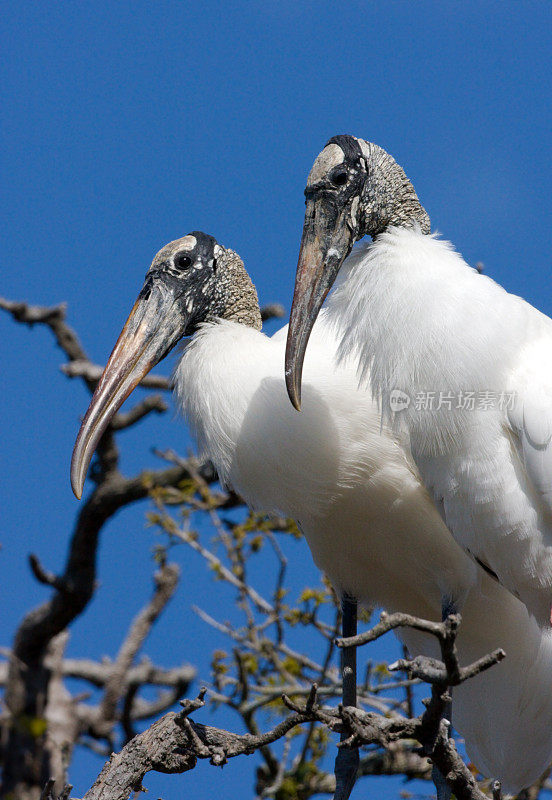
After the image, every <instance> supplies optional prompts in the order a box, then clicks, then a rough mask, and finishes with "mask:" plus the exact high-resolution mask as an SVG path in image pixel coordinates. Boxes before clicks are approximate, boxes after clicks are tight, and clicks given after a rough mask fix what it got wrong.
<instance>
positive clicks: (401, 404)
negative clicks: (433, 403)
mask: <svg viewBox="0 0 552 800" xmlns="http://www.w3.org/2000/svg"><path fill="white" fill-rule="evenodd" d="M389 405H390V407H391V411H404V410H405V408H408V406H409V405H410V397H409V396H408V395H407V394H405V393H404V392H401V390H400V389H392V390H391V394H390V395H389Z"/></svg>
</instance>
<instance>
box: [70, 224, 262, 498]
mask: <svg viewBox="0 0 552 800" xmlns="http://www.w3.org/2000/svg"><path fill="white" fill-rule="evenodd" d="M217 318H223V319H231V320H234V321H236V322H240V323H243V324H245V325H250V326H252V327H255V328H257V329H260V327H261V316H260V312H259V303H258V300H257V292H256V291H255V287H254V285H253V284H252V282H251V280H250V278H249V276H248V274H247V272H246V271H245V268H244V266H243V262H242V260H241V259H240V257H239V256H238V255H237V253H235V252H234V251H233V250H228V249H226V248H225V247H222V246H221V245H220V244H218V243H217V241H216V240H215V239H214V238H213V237H212V236H208V235H207V234H205V233H201V232H200V231H193V232H192V233H189V234H188V235H187V236H184V238H182V239H177V240H176V241H174V242H169V244H167V245H165V247H163V249H162V250H160V251H159V252H158V253H157V255H156V256H155V258H154V259H153V262H152V265H151V267H150V268H149V270H148V272H147V274H146V278H145V281H144V285H143V286H142V289H141V291H140V294H139V295H138V298H137V300H136V302H135V303H134V306H133V308H132V311H131V312H130V316H129V318H128V320H127V321H126V323H125V326H124V328H123V330H122V331H121V334H120V336H119V338H118V340H117V343H116V345H115V347H114V348H113V352H112V353H111V356H110V358H109V361H108V363H107V365H106V367H105V369H104V371H103V374H102V376H101V378H100V381H99V383H98V386H97V387H96V391H95V392H94V395H93V397H92V400H91V402H90V406H89V407H88V411H87V412H86V415H85V417H84V420H83V423H82V425H81V428H80V430H79V434H78V436H77V440H76V443H75V447H74V449H73V457H72V460H71V485H72V487H73V491H74V493H75V495H76V496H77V497H78V498H79V499H80V497H81V495H82V489H83V485H84V480H85V477H86V472H87V470H88V465H89V463H90V460H91V458H92V455H93V453H94V451H95V449H96V447H97V445H98V442H99V440H100V438H101V436H102V434H103V432H104V431H105V429H106V428H107V426H108V425H109V422H110V421H111V420H112V418H113V416H114V415H115V414H116V412H117V411H118V409H119V408H120V407H121V405H122V404H123V402H124V401H125V400H126V398H127V397H128V396H129V394H130V393H131V392H132V390H133V389H134V388H135V387H136V386H137V385H138V384H139V383H140V381H141V380H142V378H143V377H144V376H145V375H147V373H148V372H149V371H150V370H151V369H152V367H154V366H155V365H156V364H157V363H158V362H159V361H161V359H162V358H164V357H165V356H166V355H167V353H169V352H170V351H171V350H172V348H173V347H174V346H175V345H176V344H177V342H178V341H179V340H180V339H182V337H184V336H190V335H191V334H193V333H194V331H195V330H196V329H197V327H198V325H199V324H200V323H202V322H209V321H211V320H215V319H217Z"/></svg>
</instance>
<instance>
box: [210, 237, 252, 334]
mask: <svg viewBox="0 0 552 800" xmlns="http://www.w3.org/2000/svg"><path fill="white" fill-rule="evenodd" d="M221 249H222V250H223V255H222V256H219V258H218V259H217V273H216V279H217V289H218V292H219V303H220V307H221V308H222V311H221V313H219V314H217V316H218V317H221V318H222V319H228V320H232V321H233V322H239V323H240V324H241V325H247V326H248V327H250V328H255V329H256V330H258V331H260V330H261V327H262V320H261V311H260V308H259V298H258V297H257V290H256V289H255V285H254V283H253V281H252V280H251V278H250V277H249V275H248V274H247V272H246V269H245V267H244V265H243V261H242V260H241V258H240V257H239V255H238V254H237V253H235V252H234V251H233V250H227V249H226V248H221Z"/></svg>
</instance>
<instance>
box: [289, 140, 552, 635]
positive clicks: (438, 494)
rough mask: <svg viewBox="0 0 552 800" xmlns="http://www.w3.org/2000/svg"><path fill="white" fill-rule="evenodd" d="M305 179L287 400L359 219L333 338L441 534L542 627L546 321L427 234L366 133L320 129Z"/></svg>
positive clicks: (393, 169)
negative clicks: (376, 403) (388, 429)
mask: <svg viewBox="0 0 552 800" xmlns="http://www.w3.org/2000/svg"><path fill="white" fill-rule="evenodd" d="M306 194H307V213H306V218H305V227H304V232H303V242H302V249H301V255H300V259H299V265H298V274H297V283H296V293H295V299H294V305H293V309H292V318H291V319H292V321H291V324H290V331H289V339H288V363H287V375H288V386H289V388H290V396H291V398H292V402H295V404H296V405H298V404H299V396H298V387H299V378H300V367H301V363H300V362H301V354H302V353H304V348H305V346H306V340H307V338H308V330H309V328H310V326H311V325H312V322H313V320H314V319H315V318H316V312H317V309H318V308H320V305H321V304H322V302H323V299H324V296H325V293H326V292H327V291H328V289H329V287H330V286H331V284H332V281H333V279H334V278H335V276H336V275H337V273H338V271H339V269H340V267H341V264H342V263H343V260H344V259H345V257H346V256H347V254H348V253H349V252H350V250H351V248H352V246H353V244H354V242H355V241H356V240H358V239H360V238H362V237H363V236H364V235H365V234H369V235H371V236H372V237H374V241H373V242H372V243H370V244H368V245H367V246H363V247H361V248H360V249H358V250H357V251H355V252H354V253H353V254H352V255H351V257H350V258H349V259H348V265H347V272H348V277H347V280H344V281H342V283H341V288H340V290H339V292H336V293H335V294H334V297H333V300H332V303H331V307H330V310H329V315H330V317H331V320H332V322H333V323H334V324H335V325H336V327H337V328H338V329H339V331H340V338H341V346H340V353H341V355H342V356H346V355H349V356H353V357H355V358H357V359H358V362H359V370H360V375H361V377H363V378H364V379H365V380H366V381H369V383H370V386H371V389H372V392H373V395H374V396H375V397H377V398H378V399H380V400H381V402H382V412H383V415H384V418H385V419H386V420H388V421H389V422H390V423H391V424H392V425H393V427H394V428H395V429H401V430H402V431H404V432H405V433H407V434H408V436H409V438H410V447H411V452H412V454H413V457H414V460H415V462H416V465H417V466H418V469H419V470H420V473H421V475H422V478H423V480H424V483H425V485H426V487H427V488H428V490H429V491H430V492H431V494H432V496H433V498H434V500H435V502H436V504H437V507H438V508H439V510H440V512H441V514H442V516H443V518H444V520H445V521H446V524H447V526H448V528H449V530H450V531H451V532H452V534H453V536H454V537H455V539H456V540H457V541H458V542H459V544H460V545H461V546H462V547H463V548H464V549H465V550H466V551H467V552H469V553H470V554H471V555H472V556H473V557H474V558H475V559H477V561H478V562H479V563H480V564H481V565H483V566H484V567H485V568H486V569H487V570H488V571H489V572H491V573H493V574H494V575H495V576H496V577H497V579H498V580H499V581H500V583H501V584H502V585H504V586H506V587H507V588H508V589H509V590H510V591H511V592H512V593H513V594H515V595H516V596H517V597H519V598H520V599H521V600H522V601H523V602H524V603H525V604H526V606H527V608H528V609H529V610H530V611H531V613H532V614H534V616H535V618H536V619H537V621H538V623H539V624H540V625H541V626H542V627H543V628H545V629H547V630H549V629H550V626H551V604H552V445H551V441H552V321H551V320H550V319H549V318H548V317H546V316H544V315H543V314H541V313H540V312H539V311H537V310H536V309H535V308H533V307H532V306H530V305H529V304H528V303H526V302H525V301H523V300H522V299H520V298H519V297H515V296H513V295H511V294H508V293H507V292H506V291H505V290H504V289H503V288H502V287H500V286H499V285H498V284H496V283H495V282H494V281H492V280H491V279H490V278H488V277H486V276H482V275H480V274H479V273H478V272H477V271H476V270H474V269H472V268H471V267H469V266H468V265H467V264H466V262H465V261H464V260H463V259H462V257H461V256H460V255H459V254H458V253H457V252H455V250H454V249H453V247H452V245H451V244H450V243H448V242H445V241H442V240H440V239H438V238H436V237H435V236H430V235H428V234H429V218H428V215H427V214H426V212H425V210H424V209H423V208H422V206H421V204H420V202H419V200H418V198H417V196H416V193H415V191H414V188H413V187H412V184H411V183H410V181H409V180H408V179H407V178H406V175H405V174H404V172H403V170H402V169H401V167H400V166H399V165H398V164H397V163H396V162H395V161H394V159H393V158H392V157H391V156H390V155H388V154H387V153H386V152H385V151H384V150H382V149H381V148H380V147H378V146H377V145H374V144H370V143H368V142H365V141H363V140H362V139H356V138H354V137H352V136H338V137H335V138H334V139H332V140H331V141H330V143H329V144H328V145H327V146H326V147H325V148H324V150H323V151H322V153H321V154H320V155H319V156H318V158H317V159H316V161H315V163H314V166H313V168H312V171H311V173H310V175H309V178H308V181H307V189H306ZM353 354H356V355H353ZM397 392H398V393H399V394H398V395H397ZM392 393H394V394H393V395H392ZM397 396H400V397H402V398H403V403H404V404H403V405H402V406H400V407H399V408H398V410H397V408H396V405H395V404H394V403H393V402H392V401H393V399H394V398H396V397H397ZM407 401H410V404H409V405H408V407H405V405H406V403H407Z"/></svg>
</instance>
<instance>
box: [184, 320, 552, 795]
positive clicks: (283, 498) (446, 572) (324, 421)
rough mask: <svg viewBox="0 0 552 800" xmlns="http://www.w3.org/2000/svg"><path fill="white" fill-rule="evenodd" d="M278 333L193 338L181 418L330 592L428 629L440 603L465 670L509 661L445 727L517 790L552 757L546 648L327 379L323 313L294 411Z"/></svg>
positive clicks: (385, 431) (410, 640)
mask: <svg viewBox="0 0 552 800" xmlns="http://www.w3.org/2000/svg"><path fill="white" fill-rule="evenodd" d="M285 334H286V329H285V328H284V329H282V331H279V332H278V334H276V335H275V336H274V337H273V338H272V339H270V338H267V337H266V336H264V335H263V334H262V333H259V332H257V331H255V330H253V329H251V328H246V327H244V326H240V325H238V324H236V323H232V322H219V323H217V324H207V325H204V326H203V327H202V328H201V330H200V331H199V332H198V333H197V334H196V335H195V337H194V338H193V340H192V342H191V344H190V346H189V347H188V348H187V350H186V351H185V353H184V355H183V357H182V359H181V361H180V363H179V365H178V367H177V370H176V375H175V379H176V393H177V397H178V401H179V404H180V407H181V410H182V411H183V413H184V415H185V416H186V418H187V420H188V422H189V424H190V426H191V428H192V430H193V432H194V433H195V436H196V437H197V439H198V441H199V443H200V446H201V447H202V448H203V449H204V451H205V452H206V453H207V454H208V455H209V456H210V457H211V458H212V460H213V461H214V463H215V465H216V466H217V469H218V470H219V472H220V474H221V476H222V478H223V480H224V481H226V482H227V483H229V484H231V485H232V486H233V487H234V488H235V489H236V490H237V491H238V492H239V493H240V494H241V495H242V496H243V497H244V498H245V499H246V501H247V502H248V503H249V504H250V505H251V506H252V507H254V508H258V509H262V510H265V511H274V512H280V513H283V514H285V515H289V516H291V517H293V518H295V519H296V520H297V521H298V522H299V523H300V525H301V528H302V530H303V531H304V533H305V536H306V538H307V541H308V543H309V546H310V548H311V551H312V554H313V557H314V559H315V561H316V563H317V564H318V566H319V567H320V568H321V569H323V570H324V571H325V572H326V573H327V574H328V575H329V577H330V578H331V580H332V582H333V583H334V585H335V587H336V588H337V590H338V591H344V590H345V591H348V592H349V593H351V594H353V595H354V596H356V597H358V598H359V599H361V600H365V601H373V602H377V603H378V604H380V605H382V606H383V607H385V608H387V609H388V610H390V611H393V610H401V611H405V612H410V613H412V614H416V615H420V616H422V617H429V618H433V619H440V615H441V605H442V602H443V598H450V599H452V600H453V601H455V602H456V603H457V604H458V605H459V606H461V607H462V614H463V620H464V621H463V625H462V628H461V633H460V636H459V640H458V647H459V653H460V658H461V661H462V663H464V664H466V663H468V662H470V661H472V660H473V659H475V658H478V657H480V656H482V655H483V654H485V653H487V652H489V651H490V650H492V649H494V648H495V647H503V648H504V649H505V650H506V652H507V654H508V655H507V658H506V660H505V661H504V662H502V663H500V664H499V665H497V666H496V667H493V668H492V669H491V670H489V671H488V672H486V673H484V674H482V675H480V676H478V677H477V678H476V679H474V680H473V681H470V682H468V683H467V684H466V685H464V686H461V687H459V688H458V689H455V697H454V703H455V710H454V714H455V726H456V727H457V728H458V730H459V731H460V732H461V733H462V734H463V736H464V737H465V740H466V746H467V749H468V753H469V754H470V756H471V758H472V759H473V760H474V762H475V763H476V764H477V765H478V766H479V768H480V769H481V770H482V771H483V772H484V773H485V774H487V775H488V776H490V777H498V778H500V779H501V780H502V782H503V785H504V787H505V788H506V789H508V790H510V791H518V790H519V789H521V788H522V787H524V786H526V785H528V784H529V783H531V782H532V781H533V780H535V779H536V778H537V777H538V776H539V775H540V774H541V773H542V772H543V770H544V769H545V767H546V766H547V765H548V763H549V762H550V760H551V756H552V724H551V723H552V696H551V695H552V693H550V691H549V687H550V682H551V678H552V644H551V642H550V638H549V636H548V635H547V634H544V633H542V632H541V630H540V629H539V628H538V626H537V625H536V623H535V622H534V620H533V619H532V618H531V617H530V616H529V614H528V613H527V610H526V608H525V607H524V606H523V604H522V603H520V602H519V601H517V600H516V599H515V598H514V597H513V596H512V595H510V594H509V593H508V592H507V591H506V590H505V589H503V588H502V587H501V586H500V585H499V584H497V583H496V582H495V581H494V580H492V579H491V578H489V577H488V576H487V575H485V574H484V573H483V572H482V571H480V570H478V569H476V567H475V565H474V563H473V562H472V560H471V559H469V558H468V557H467V556H466V555H465V554H464V553H463V552H462V550H461V549H460V548H459V547H458V546H457V544H456V543H455V542H454V540H453V539H452V537H451V536H450V534H449V532H448V530H447V528H446V527H445V525H444V524H443V522H442V520H441V517H440V516H439V513H438V512H437V511H436V509H435V506H434V504H433V502H432V500H431V498H430V497H429V495H428V493H427V491H426V490H425V488H424V487H423V485H422V483H421V481H420V478H419V475H418V472H417V470H416V467H415V465H414V463H413V461H412V459H411V457H410V455H409V451H408V448H407V439H406V438H405V436H404V434H403V433H402V432H401V431H398V432H396V433H393V432H392V431H391V429H390V428H389V427H387V426H386V425H384V426H383V428H382V425H381V413H380V411H379V409H378V407H377V404H376V403H375V402H373V401H372V399H371V396H370V394H369V393H368V392H366V391H365V390H364V389H359V388H358V381H357V376H356V372H355V369H354V368H353V367H351V366H349V367H347V366H342V367H339V368H337V369H335V368H334V367H333V364H332V362H333V360H334V356H335V353H336V339H335V336H334V334H333V333H332V331H331V330H330V328H329V326H328V325H327V323H326V321H325V319H324V315H323V314H322V315H321V318H320V319H319V321H318V322H317V324H316V326H315V328H314V331H313V334H312V336H311V341H310V344H309V348H308V351H307V356H306V360H305V367H304V377H303V392H302V395H303V401H302V412H301V413H300V414H298V413H297V412H296V411H295V410H294V409H293V408H292V407H291V405H290V403H289V400H288V398H287V394H286V390H285V385H284V379H283V364H284V348H285ZM403 638H404V640H405V641H406V642H407V644H408V645H409V647H410V649H411V652H413V653H418V652H423V653H428V654H431V655H435V654H436V650H435V642H434V641H433V640H432V639H429V638H428V637H424V636H422V635H420V634H416V633H414V632H412V631H406V632H405V633H404V634H403Z"/></svg>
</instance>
